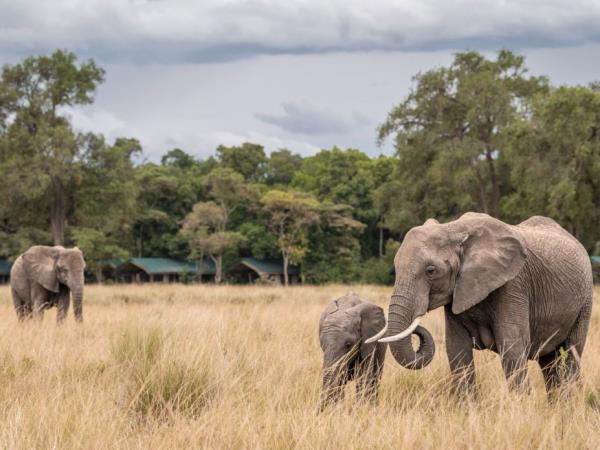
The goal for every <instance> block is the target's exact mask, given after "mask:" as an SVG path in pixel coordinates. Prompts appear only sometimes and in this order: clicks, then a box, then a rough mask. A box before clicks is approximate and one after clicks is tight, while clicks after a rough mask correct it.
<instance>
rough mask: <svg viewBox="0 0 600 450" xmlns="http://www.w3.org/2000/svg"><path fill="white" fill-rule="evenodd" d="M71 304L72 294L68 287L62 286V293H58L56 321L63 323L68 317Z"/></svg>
mask: <svg viewBox="0 0 600 450" xmlns="http://www.w3.org/2000/svg"><path fill="white" fill-rule="evenodd" d="M70 302H71V293H70V290H69V288H68V287H67V286H64V285H62V284H61V285H60V291H59V293H58V302H57V307H58V312H57V314H56V321H57V322H58V323H61V322H62V321H63V320H65V317H67V312H68V311H69V304H70Z"/></svg>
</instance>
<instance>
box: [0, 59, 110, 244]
mask: <svg viewBox="0 0 600 450" xmlns="http://www.w3.org/2000/svg"><path fill="white" fill-rule="evenodd" d="M103 80H104V71H103V70H102V69H101V68H100V67H98V66H96V64H95V63H94V61H91V60H90V61H88V62H85V63H82V64H77V58H76V56H75V55H74V54H73V53H69V52H64V51H61V50H57V51H56V52H54V53H53V54H52V55H50V56H38V57H29V58H26V59H25V60H23V61H22V62H21V63H18V64H15V65H13V66H9V65H7V66H4V68H3V70H2V77H1V79H0V95H1V96H2V98H3V99H2V100H3V101H2V102H1V103H0V108H1V110H2V112H0V119H1V118H4V120H3V126H2V127H1V128H2V129H3V130H4V133H3V135H4V136H3V143H2V146H1V152H0V171H1V172H2V173H3V174H5V176H6V178H5V179H4V180H3V181H4V183H3V186H2V187H0V190H1V191H2V195H3V197H5V198H7V199H9V204H10V205H21V209H23V208H25V209H30V210H36V211H38V209H37V208H43V210H46V212H47V216H46V217H47V218H49V222H50V229H51V232H52V237H53V240H54V243H55V244H63V242H64V235H65V225H66V222H67V218H68V212H69V209H70V208H71V207H72V205H71V203H70V202H71V200H72V196H73V193H74V191H76V190H77V189H78V187H79V185H80V183H81V164H80V158H81V146H80V145H79V142H78V137H77V136H76V134H75V133H74V132H73V130H72V128H71V126H70V124H69V122H68V119H67V118H66V116H64V108H65V107H68V106H76V105H85V104H89V103H92V102H93V99H94V93H95V91H96V87H97V85H98V84H99V83H101V82H102V81H103ZM7 117H12V120H11V121H10V122H8V123H7V122H6V118H7ZM9 208H10V206H9ZM18 209H19V208H18V207H16V208H15V209H14V210H12V211H8V212H7V211H6V210H5V211H3V212H4V214H6V213H8V214H9V215H12V216H15V217H17V216H22V212H21V211H18ZM26 215H27V214H25V216H26ZM38 216H39V214H38ZM38 219H39V217H38ZM18 225H22V224H18Z"/></svg>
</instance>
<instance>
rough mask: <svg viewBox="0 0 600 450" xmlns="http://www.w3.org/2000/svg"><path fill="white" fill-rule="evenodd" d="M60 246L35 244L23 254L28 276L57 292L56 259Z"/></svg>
mask: <svg viewBox="0 0 600 450" xmlns="http://www.w3.org/2000/svg"><path fill="white" fill-rule="evenodd" d="M61 248H62V247H45V246H41V245H36V246H34V247H31V248H30V249H29V250H27V251H26V252H25V253H24V254H23V259H24V261H25V263H26V267H27V272H28V274H29V278H30V279H32V280H34V281H35V282H37V283H39V284H41V285H42V286H43V287H44V288H45V289H47V290H49V291H51V292H58V278H57V276H56V261H57V260H58V257H59V254H60V250H61Z"/></svg>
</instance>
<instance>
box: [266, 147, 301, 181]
mask: <svg viewBox="0 0 600 450" xmlns="http://www.w3.org/2000/svg"><path fill="white" fill-rule="evenodd" d="M300 167H302V157H301V156H300V155H298V154H296V153H292V152H291V151H290V150H287V149H281V150H277V151H274V152H272V153H271V155H270V156H269V160H268V161H267V168H266V182H267V184H269V185H271V186H272V185H282V186H287V185H289V184H290V183H291V181H292V179H293V178H294V174H295V173H296V172H297V171H298V170H299V169H300Z"/></svg>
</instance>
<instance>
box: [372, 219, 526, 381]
mask: <svg viewBox="0 0 600 450" xmlns="http://www.w3.org/2000/svg"><path fill="white" fill-rule="evenodd" d="M524 262H525V247H524V244H523V239H522V238H521V236H520V234H519V231H518V229H517V228H515V227H513V226H511V225H507V224H505V223H504V222H501V221H499V220H497V219H494V218H492V217H490V216H488V215H487V214H479V213H467V214H464V215H463V216H461V217H460V218H459V219H457V220H455V221H453V222H449V223H447V224H440V223H439V222H437V221H436V220H434V219H429V220H427V221H426V222H425V224H423V225H422V226H419V227H415V228H413V229H411V230H410V231H409V232H408V233H407V234H406V237H405V239H404V241H403V242H402V245H401V246H400V248H399V249H398V252H397V253H396V256H395V259H394V266H395V269H396V281H395V284H394V292H393V294H392V298H391V302H390V307H389V314H388V326H387V337H385V338H383V339H381V340H380V342H388V343H390V350H391V352H392V354H393V355H394V358H395V359H396V361H398V363H400V364H401V365H402V366H404V367H406V368H409V369H420V368H423V367H425V366H426V365H427V364H429V363H430V362H431V360H432V359H433V355H434V353H435V346H434V342H433V339H432V337H431V334H430V333H429V332H428V331H427V330H426V329H425V328H423V327H421V326H419V321H420V318H421V317H422V316H424V315H425V313H426V312H427V311H430V310H433V309H435V308H438V307H440V306H444V305H451V309H452V313H454V314H460V313H462V312H464V311H466V310H467V309H469V308H471V307H472V306H474V305H476V304H477V303H479V302H481V301H482V300H484V299H485V298H486V297H487V296H488V295H489V294H490V293H491V292H492V291H494V290H496V289H498V288H499V287H500V286H502V285H503V284H505V283H506V282H508V281H509V280H511V279H513V278H514V277H515V276H516V275H517V274H518V273H519V272H520V271H521V269H522V268H523V264H524ZM411 334H416V335H417V336H418V337H419V341H420V343H419V348H418V349H417V350H416V351H415V350H414V348H413V346H412V343H411V339H410V335H411Z"/></svg>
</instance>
